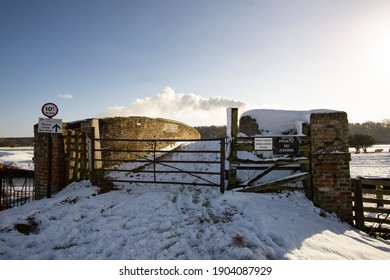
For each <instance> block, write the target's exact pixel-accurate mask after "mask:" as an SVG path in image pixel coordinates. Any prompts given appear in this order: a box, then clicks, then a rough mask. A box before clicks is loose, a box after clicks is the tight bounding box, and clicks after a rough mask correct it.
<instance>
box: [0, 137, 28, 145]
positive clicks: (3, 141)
mask: <svg viewBox="0 0 390 280" xmlns="http://www.w3.org/2000/svg"><path fill="white" fill-rule="evenodd" d="M29 146H34V138H33V137H20V138H19V137H18V138H0V147H11V148H14V147H29Z"/></svg>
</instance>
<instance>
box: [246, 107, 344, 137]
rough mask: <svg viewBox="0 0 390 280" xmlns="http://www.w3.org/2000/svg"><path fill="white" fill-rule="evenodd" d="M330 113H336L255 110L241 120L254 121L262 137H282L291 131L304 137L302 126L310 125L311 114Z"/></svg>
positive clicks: (327, 111) (326, 111)
mask: <svg viewBox="0 0 390 280" xmlns="http://www.w3.org/2000/svg"><path fill="white" fill-rule="evenodd" d="M330 112H336V111H334V110H329V109H316V110H309V111H290V110H272V109H255V110H250V111H246V112H244V113H243V114H242V115H241V118H242V117H244V116H249V117H251V118H252V119H254V120H255V121H256V123H257V124H258V126H259V128H260V129H261V134H262V135H280V134H282V133H284V132H286V131H288V130H291V129H294V130H296V134H297V135H303V133H302V124H303V123H306V124H309V123H310V116H311V114H313V113H330ZM252 136H253V135H252Z"/></svg>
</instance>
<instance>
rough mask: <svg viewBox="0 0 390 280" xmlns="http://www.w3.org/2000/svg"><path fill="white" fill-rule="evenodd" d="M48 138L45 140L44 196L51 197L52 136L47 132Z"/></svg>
mask: <svg viewBox="0 0 390 280" xmlns="http://www.w3.org/2000/svg"><path fill="white" fill-rule="evenodd" d="M48 135H49V139H48V141H47V146H48V147H47V148H48V152H47V154H48V155H47V156H48V159H47V189H46V196H47V198H51V157H52V145H53V136H52V134H51V133H49V134H48Z"/></svg>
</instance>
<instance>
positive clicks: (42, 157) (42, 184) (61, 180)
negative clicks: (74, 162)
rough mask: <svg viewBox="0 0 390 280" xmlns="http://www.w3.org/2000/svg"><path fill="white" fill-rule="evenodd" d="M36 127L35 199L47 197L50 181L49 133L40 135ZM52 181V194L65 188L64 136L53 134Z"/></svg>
mask: <svg viewBox="0 0 390 280" xmlns="http://www.w3.org/2000/svg"><path fill="white" fill-rule="evenodd" d="M37 130H38V126H37V125H36V126H35V127H34V169H35V173H34V174H35V175H34V184H35V198H36V199H41V198H44V197H46V193H47V179H48V141H49V134H48V133H38V132H37ZM52 137H53V138H52V139H53V140H52V144H53V145H52V157H51V161H52V174H51V177H52V180H51V193H52V194H54V193H56V192H58V191H59V190H61V189H62V188H63V187H65V149H64V140H63V136H62V134H60V133H53V136H52Z"/></svg>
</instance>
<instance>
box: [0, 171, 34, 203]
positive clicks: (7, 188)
mask: <svg viewBox="0 0 390 280" xmlns="http://www.w3.org/2000/svg"><path fill="white" fill-rule="evenodd" d="M33 199H34V171H30V170H19V169H10V168H1V169H0V210H4V209H7V208H12V207H16V206H20V205H23V204H25V203H27V202H29V201H31V200H33Z"/></svg>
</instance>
